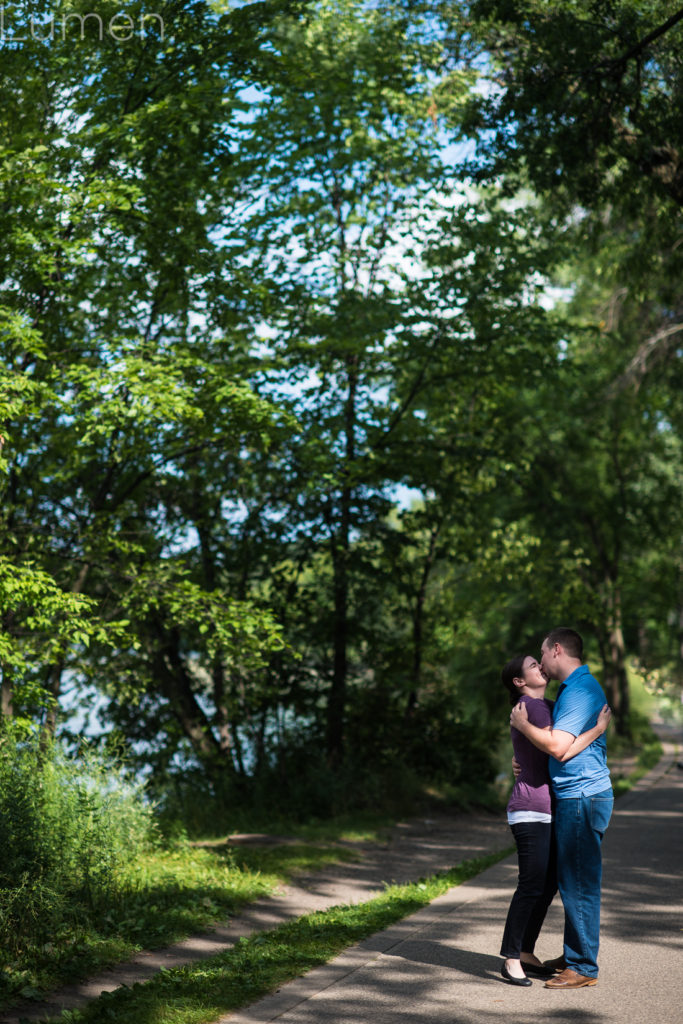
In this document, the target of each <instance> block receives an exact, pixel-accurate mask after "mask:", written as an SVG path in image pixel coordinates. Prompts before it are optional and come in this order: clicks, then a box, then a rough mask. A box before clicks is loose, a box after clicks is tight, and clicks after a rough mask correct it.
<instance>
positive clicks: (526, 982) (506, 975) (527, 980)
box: [500, 960, 532, 987]
mask: <svg viewBox="0 0 683 1024" xmlns="http://www.w3.org/2000/svg"><path fill="white" fill-rule="evenodd" d="M500 973H501V974H502V975H503V977H504V978H505V980H506V981H509V982H510V984H511V985H524V986H525V987H526V986H527V985H531V984H532V981H531V978H513V977H512V975H511V974H510V972H509V971H508V969H507V967H506V966H505V961H504V960H503V964H502V967H501V968H500Z"/></svg>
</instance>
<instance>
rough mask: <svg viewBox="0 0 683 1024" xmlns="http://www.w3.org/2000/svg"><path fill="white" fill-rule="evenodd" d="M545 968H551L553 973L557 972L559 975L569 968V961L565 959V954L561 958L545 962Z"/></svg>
mask: <svg viewBox="0 0 683 1024" xmlns="http://www.w3.org/2000/svg"><path fill="white" fill-rule="evenodd" d="M543 966H544V967H550V968H552V970H553V971H557V973H558V974H559V972H560V971H563V970H564V969H565V967H566V966H567V961H566V960H565V958H564V953H563V954H562V955H561V956H556V957H555V959H554V960H544V961H543Z"/></svg>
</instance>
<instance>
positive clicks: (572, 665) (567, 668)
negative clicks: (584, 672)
mask: <svg viewBox="0 0 683 1024" xmlns="http://www.w3.org/2000/svg"><path fill="white" fill-rule="evenodd" d="M582 665H583V662H582V661H581V660H580V658H571V659H569V660H568V661H567V663H566V664H565V665H563V666H562V669H561V671H560V672H559V673H558V676H557V678H558V680H559V681H560V682H561V683H563V682H564V681H565V679H569V677H570V675H571V674H572V672H576V670H577V668H581V666H582Z"/></svg>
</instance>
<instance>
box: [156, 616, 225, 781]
mask: <svg viewBox="0 0 683 1024" xmlns="http://www.w3.org/2000/svg"><path fill="white" fill-rule="evenodd" d="M157 632H158V642H157V644H156V653H155V659H154V661H155V664H154V671H155V675H156V677H157V679H158V680H159V683H160V688H161V692H162V693H163V695H164V696H165V697H166V698H167V700H168V701H169V703H170V705H171V709H172V711H173V714H174V715H175V717H176V719H177V720H178V722H179V724H180V726H181V728H182V730H183V732H184V733H185V736H186V737H187V738H188V740H189V741H190V743H191V745H192V749H193V750H194V752H195V754H196V755H197V757H198V759H199V760H200V761H201V762H202V764H203V765H204V766H205V768H206V770H207V773H208V774H209V776H210V777H214V778H215V779H217V780H218V779H221V778H223V773H224V772H225V771H228V772H229V773H230V774H231V775H232V774H234V765H233V762H232V757H231V753H230V751H226V750H225V749H224V748H223V747H222V745H221V743H220V741H219V740H218V739H217V738H216V736H215V735H214V733H213V730H212V728H211V723H210V721H209V719H208V717H207V715H206V714H205V712H204V711H203V709H202V707H201V705H200V704H199V702H198V700H197V698H196V697H195V694H194V690H193V687H192V679H191V678H190V675H189V673H188V672H187V670H186V668H185V665H184V663H183V659H182V656H181V654H180V651H179V649H178V646H179V639H178V633H177V631H176V630H174V629H172V630H170V631H169V632H165V631H164V630H162V629H159V630H158V631H157Z"/></svg>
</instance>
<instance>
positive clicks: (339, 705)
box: [327, 355, 358, 764]
mask: <svg viewBox="0 0 683 1024" xmlns="http://www.w3.org/2000/svg"><path fill="white" fill-rule="evenodd" d="M346 365H347V381H348V391H347V396H346V406H345V411H344V434H345V453H344V455H345V459H344V462H345V465H344V469H343V471H342V475H343V478H344V481H345V482H344V484H343V486H342V490H341V495H340V508H339V527H338V530H337V533H336V536H335V535H334V534H333V536H332V562H333V588H334V620H333V630H334V636H333V649H334V655H333V664H332V685H331V687H330V692H329V695H328V700H327V758H328V761H329V762H330V764H337V763H338V762H339V761H341V759H342V757H343V754H344V705H345V703H346V679H347V674H348V656H347V648H348V635H349V540H350V534H351V502H352V498H353V487H352V486H351V484H350V482H349V469H350V467H351V465H352V462H353V459H354V458H355V454H356V438H355V431H356V389H357V386H358V357H357V356H356V355H352V356H349V357H348V359H347V364H346Z"/></svg>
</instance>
